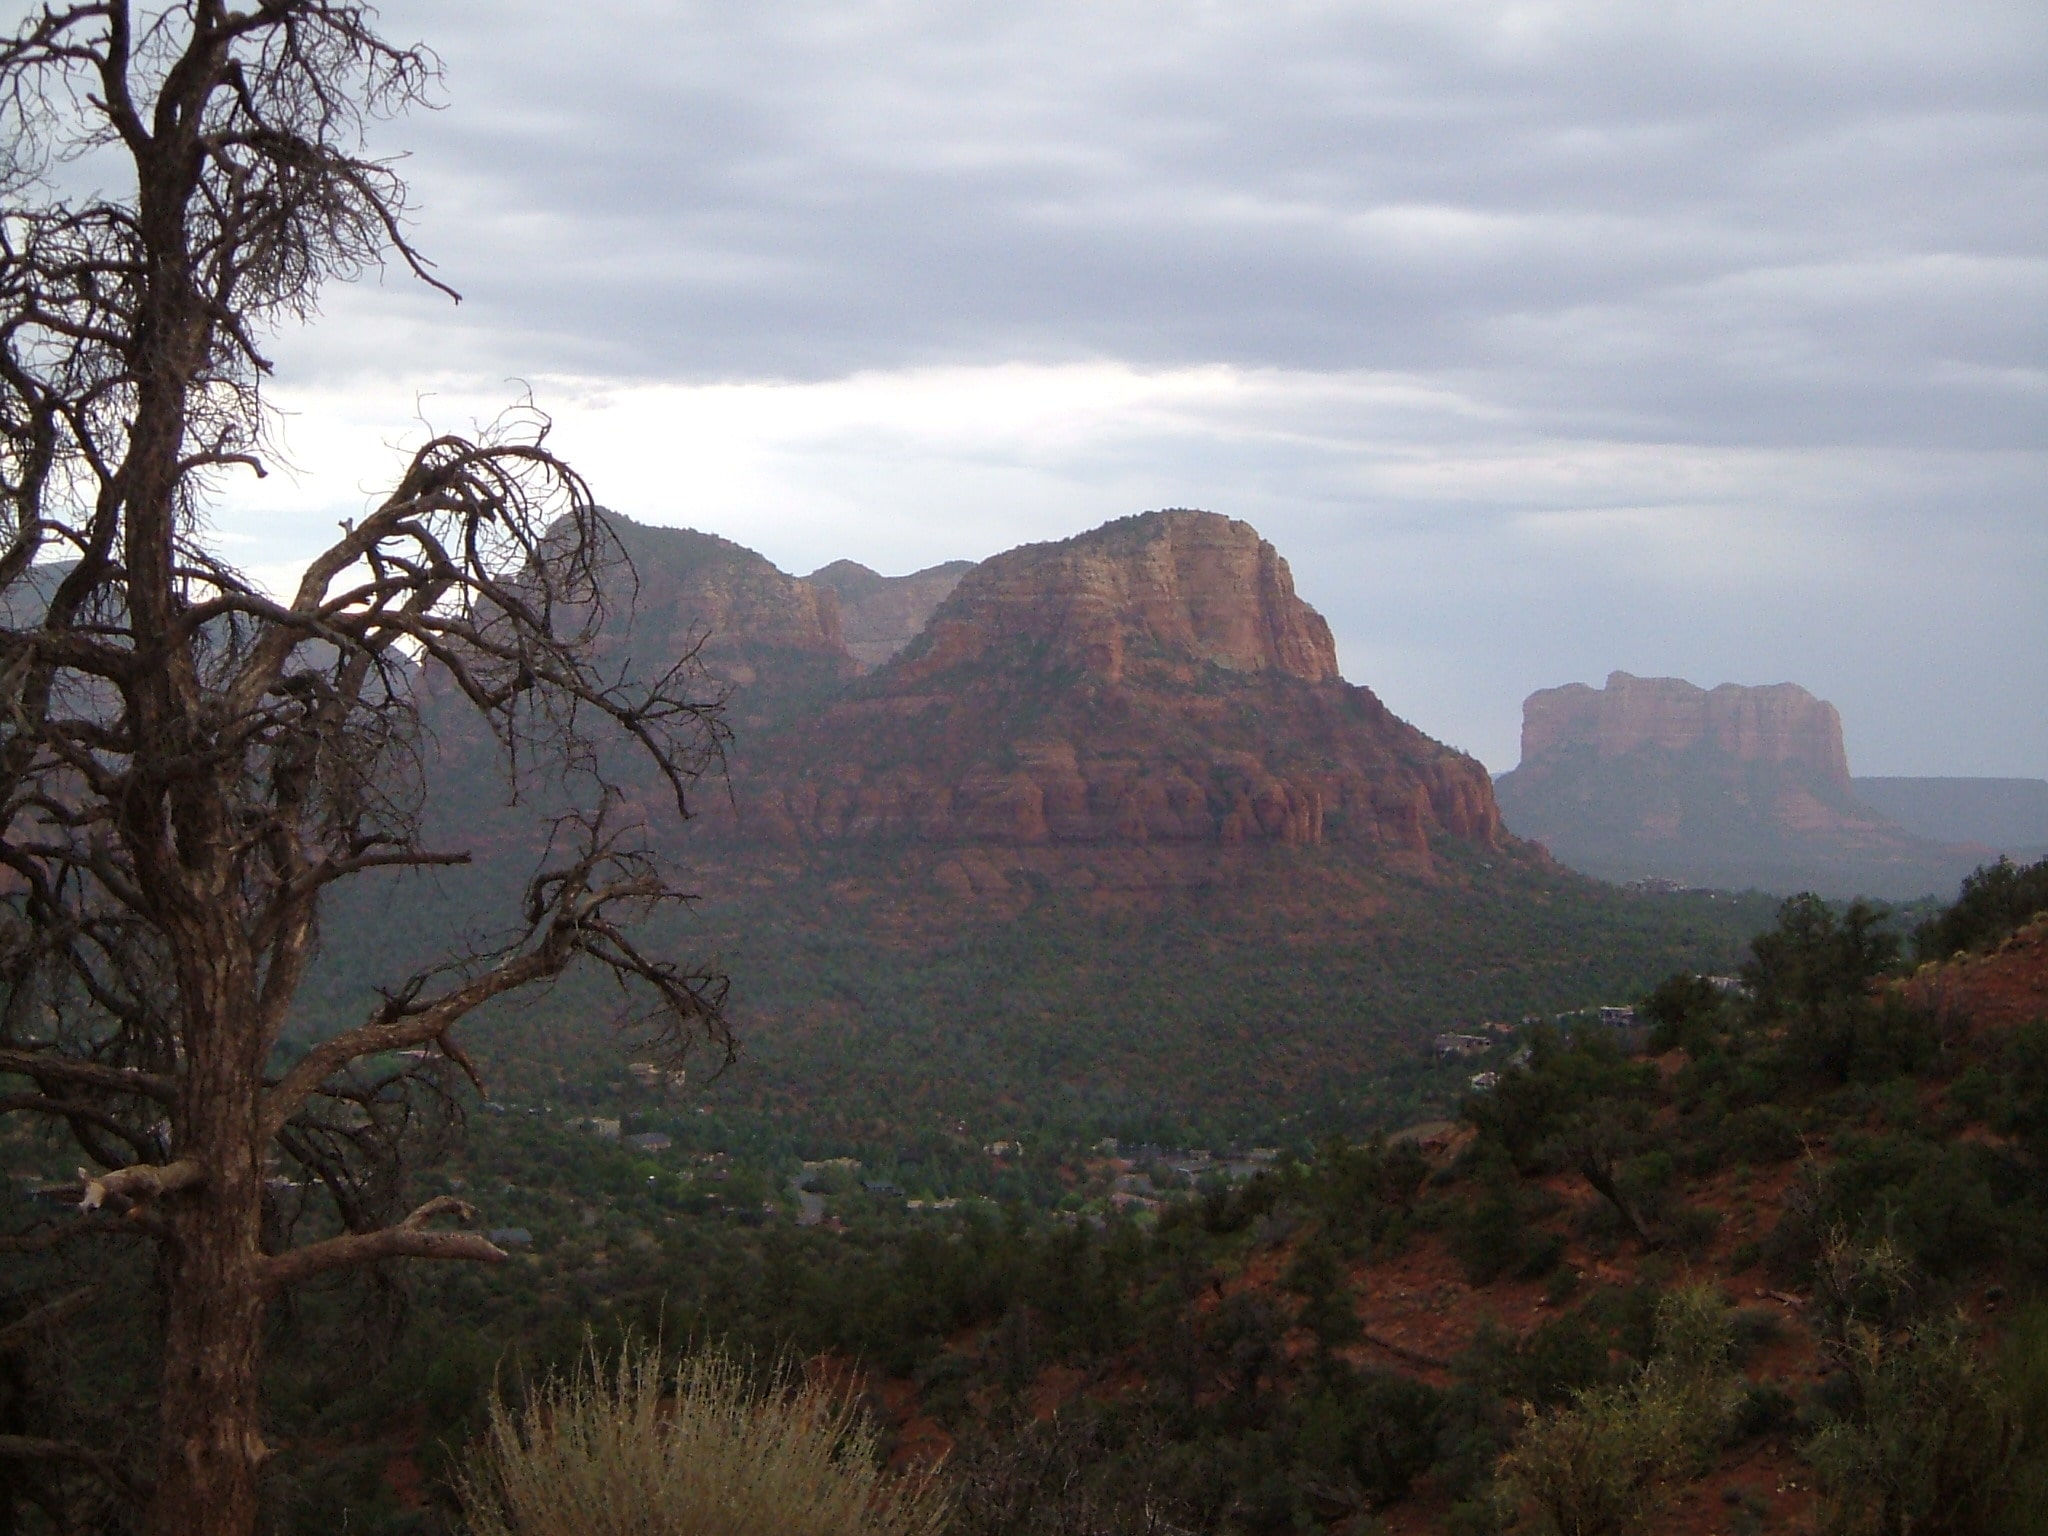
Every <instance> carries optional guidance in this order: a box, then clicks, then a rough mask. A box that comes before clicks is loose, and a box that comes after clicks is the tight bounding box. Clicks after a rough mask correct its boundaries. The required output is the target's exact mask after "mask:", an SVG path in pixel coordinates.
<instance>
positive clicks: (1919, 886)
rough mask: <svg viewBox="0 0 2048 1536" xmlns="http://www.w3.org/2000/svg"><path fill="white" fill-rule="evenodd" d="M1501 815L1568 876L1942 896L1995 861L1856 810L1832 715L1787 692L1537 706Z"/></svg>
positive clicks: (1685, 690) (1542, 699)
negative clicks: (1571, 871)
mask: <svg viewBox="0 0 2048 1536" xmlns="http://www.w3.org/2000/svg"><path fill="white" fill-rule="evenodd" d="M1498 793H1499V796H1500V803H1501V808H1502V812H1503V814H1504V815H1505V817H1506V818H1507V821H1508V824H1509V826H1510V827H1511V828H1512V829H1513V830H1514V831H1515V832H1516V833H1518V834H1519V835H1521V836H1524V837H1530V838H1534V839H1536V840H1538V841H1540V842H1541V843H1543V844H1544V845H1545V846H1546V847H1548V848H1549V849H1550V851H1551V852H1552V853H1554V854H1555V855H1556V856H1557V857H1558V858H1560V859H1562V860H1563V861H1565V862H1566V863H1567V864H1570V865H1572V866H1573V867H1575V868H1578V869H1582V870H1585V871H1587V872H1588V873H1591V874H1596V875H1599V876H1602V877H1604V878H1609V879H1623V880H1626V879H1638V878H1645V877H1653V878H1654V877H1661V878H1667V879H1675V880H1679V881H1683V882H1687V883H1695V884H1704V885H1735V886H1748V885H1754V886H1758V887H1760V888H1762V889H1765V890H1775V891H1782V892H1791V891H1796V890H1808V889H1812V890H1820V891H1823V892H1827V893H1830V894H1838V895H1853V894H1858V893H1861V894H1867V895H1878V896H1887V897H1895V898H1898V897H1912V896H1920V895H1926V894H1931V893H1937V892H1938V893H1941V894H1947V893H1948V892H1950V891H1952V890H1954V888H1955V884H1956V882H1957V881H1958V880H1959V879H1960V878H1961V877H1962V876H1963V875H1964V874H1966V873H1967V872H1968V871H1969V870H1971V869H1972V868H1974V867H1975V866H1976V865H1977V864H1978V863H1980V862H1982V861H1983V859H1985V858H1986V857H1987V856H1988V855H1989V850H1987V849H1985V848H1981V847H1974V846H1955V845H1946V844H1942V843H1938V842H1935V841H1933V840H1932V839H1928V838H1923V837H1916V836H1914V835H1913V834H1912V833H1910V832H1908V831H1907V830H1906V829H1905V828H1903V827H1901V826H1899V825H1898V824H1897V823H1895V822H1893V821H1891V820H1889V819H1888V818H1887V817H1885V816H1884V815H1882V814H1880V813H1879V812H1877V811H1875V810H1873V809H1871V808H1870V807H1869V806H1867V805H1865V804H1863V803H1862V802H1861V801H1860V800H1859V799H1857V797H1856V794H1855V791H1854V788H1853V786H1852V783H1851V780H1850V777H1849V764H1848V757H1847V754H1846V752H1845V751H1844V749H1843V745H1842V723H1841V717H1840V716H1839V715H1838V714H1837V713H1836V711H1835V708H1834V706H1833V705H1831V704H1829V703H1827V702H1826V701H1825V700H1822V699H1817V698H1815V697H1814V696H1813V695H1812V694H1810V693H1808V692H1807V691H1806V690H1805V689H1803V688H1800V687H1798V686H1796V685H1794V684H1791V683H1778V684H1774V685H1771V686H1769V687H1740V686H1737V685H1735V684H1732V683H1727V684H1723V685H1721V686H1720V687H1718V688H1713V689H1705V688H1699V687H1695V686H1694V685H1693V684H1691V683H1688V682H1684V681H1681V680H1680V679H1677V678H1639V677H1631V676H1630V675H1629V674H1628V673H1626V672H1616V673H1614V674H1613V675H1612V676H1610V677H1609V678H1608V679H1607V685H1606V687H1605V688H1600V689H1595V688H1589V687H1586V686H1585V685H1584V684H1579V683H1574V684H1571V685H1569V686H1566V687H1563V688H1548V689H1544V690H1542V691H1540V692H1538V693H1534V694H1531V695H1530V696H1529V698H1528V699H1527V701H1526V702H1525V703H1524V705H1523V712H1522V761H1521V764H1520V765H1519V766H1518V767H1517V768H1516V769H1515V770H1514V772H1512V773H1509V774H1503V775H1502V776H1501V779H1500V781H1499V784H1498Z"/></svg>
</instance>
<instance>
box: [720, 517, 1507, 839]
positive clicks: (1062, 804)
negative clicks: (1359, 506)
mask: <svg viewBox="0 0 2048 1536" xmlns="http://www.w3.org/2000/svg"><path fill="white" fill-rule="evenodd" d="M735 802H736V806H737V823H736V825H735V826H734V827H733V828H732V830H733V831H735V832H737V833H738V834H740V835H742V836H746V837H753V838H762V839H767V840H770V841H775V842H784V843H804V842H809V841H814V840H839V839H846V838H868V837H894V838H910V839H919V840H937V841H954V842H970V843H976V842H979V843H997V844H1004V845H1013V846H1014V845H1025V846H1030V845H1044V844H1068V845H1097V846H1102V845H1124V846H1130V845H1145V844H1180V845H1201V844H1224V845H1228V844H1235V843H1243V842H1253V841H1268V842H1278V843H1286V844H1294V845H1315V844H1322V843H1348V844H1353V845H1356V846H1357V847H1359V848H1360V849H1361V850H1362V851H1374V850H1377V851H1382V852H1389V853H1402V854H1408V855H1413V856H1417V857H1424V858H1426V857H1427V855H1428V852H1429V849H1430V846H1431V844H1432V842H1434V841H1435V840H1437V839H1441V838H1444V837H1452V838H1458V839H1462V840H1465V841H1467V842H1471V843H1476V844H1479V845H1481V846H1485V847H1498V846H1500V845H1501V841H1502V833H1501V827H1500V818H1499V814H1498V812H1497V810H1496V809H1495V807H1494V803H1493V795H1492V790H1491V785H1490V783H1489V781H1488V779H1487V776H1486V773H1485V770H1484V769H1483V768H1481V767H1480V766H1479V765H1478V764H1477V763H1476V762H1474V761H1473V760H1472V759H1470V758H1468V757H1465V756H1464V755H1462V754H1460V753H1456V752H1453V751H1451V750H1450V749H1448V748H1446V747H1443V746H1441V745H1439V744H1438V743H1436V742H1433V741H1431V740H1429V739H1428V738H1427V737H1425V736H1423V735H1422V734H1421V733H1420V732H1419V731H1417V730H1415V729H1414V728H1413V727H1412V726H1409V725H1407V724H1405V723H1404V722H1402V721H1400V720H1397V719H1395V718H1394V717H1393V716H1392V715H1391V714H1389V713H1388V711H1387V710H1386V708H1385V706H1384V705H1382V704H1381V703H1380V701H1379V700H1378V699H1377V698H1375V697H1374V696H1373V694H1372V693H1371V692H1370V691H1369V690H1367V689H1364V688H1359V687H1355V686H1352V685H1350V684H1347V683H1345V682H1344V681H1343V680H1342V679H1341V678H1340V677H1339V676H1338V673H1337V660H1336V650H1335V646H1334V645H1333V643H1332V642H1331V639H1330V632H1329V627H1328V626H1327V625H1326V624H1325V623H1324V622H1323V620H1322V618H1321V617H1320V616H1319V615H1318V614H1317V613H1315V611H1314V610H1313V609H1311V608H1309V607H1308V605H1307V604H1305V603H1303V602H1302V601H1301V600H1300V599H1299V598H1298V597H1297V596H1296V595H1295V593H1294V586H1293V580H1292V577H1291V576H1290V574H1289V572H1288V569H1287V564H1286V562H1285V561H1284V560H1282V559H1281V558H1280V556H1279V555H1278V553H1277V552H1275V551H1274V549H1273V547H1272V546H1271V545H1270V544H1268V543H1266V542H1265V541H1264V540H1263V539H1261V538H1260V537H1259V536H1258V534H1257V533H1256V532H1255V531H1254V530H1253V529H1252V528H1250V527H1249V526H1247V525H1246V524H1243V523H1239V522H1233V521H1231V520H1230V519H1228V518H1224V517H1218V516H1216V515H1214V514H1211V513H1204V512H1185V511H1177V512H1162V513H1148V514H1146V515H1144V516H1142V517H1135V518H1126V519H1123V520H1121V521H1119V522H1115V523H1111V524H1109V525H1107V526H1105V527H1103V528H1100V529H1097V530H1095V531H1094V532H1092V533H1088V534H1084V535H1082V536H1080V537H1078V538H1074V539H1068V540H1064V541H1062V542H1060V543H1056V544H1045V545H1032V546H1027V547H1025V548H1022V549H1017V550H1012V551H1010V552H1009V553H1007V554H1004V555H1000V556H997V557H996V558H995V559H993V560H990V561H988V562H986V563H985V564H983V565H981V566H978V567H976V568H975V569H974V570H972V571H970V572H969V573H968V574H967V575H965V576H964V577H962V578H961V580H960V582H959V585H958V586H957V587H956V588H955V590H954V591H953V593H952V594H951V596H949V597H948V598H947V599H946V601H945V602H944V603H943V604H941V605H940V606H939V608H938V610H937V611H936V612H935V613H934V614H933V615H932V618H931V620H930V622H929V624H928V625H927V626H926V628H925V631H924V632H923V634H922V635H920V636H919V637H918V638H917V639H916V640H915V641H914V642H912V644H911V645H909V646H908V647H907V648H906V649H905V650H903V651H902V652H901V653H900V654H899V655H897V656H896V657H895V658H894V659H893V660H891V661H890V662H888V663H887V664H886V665H885V666H883V667H882V668H880V669H879V670H878V671H877V672H876V673H875V674H874V675H873V676H871V677H869V678H867V679H864V680H863V681H862V682H861V683H859V684H857V685H856V686H854V687H853V688H852V689H850V690H848V692H847V694H846V695H845V696H844V697H843V698H842V699H841V700H840V701H839V702H837V703H836V704H834V705H833V706H832V707H831V708H830V709H828V710H826V711H825V712H824V713H823V714H822V715H821V716H820V717H818V718H816V719H814V720H809V721H805V722H801V723H798V724H795V725H793V726H792V727H791V728H790V729H788V730H786V731H784V732H782V733H780V734H778V735H776V736H775V737H774V738H773V739H771V740H767V741H764V742H763V743H761V744H760V749H759V751H758V753H757V754H755V755H754V756H752V757H751V758H749V759H748V760H746V761H745V762H744V763H743V765H742V767H741V770H740V771H738V772H736V774H735Z"/></svg>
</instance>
